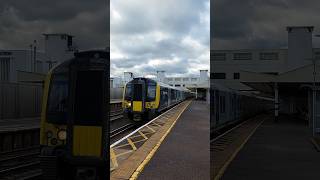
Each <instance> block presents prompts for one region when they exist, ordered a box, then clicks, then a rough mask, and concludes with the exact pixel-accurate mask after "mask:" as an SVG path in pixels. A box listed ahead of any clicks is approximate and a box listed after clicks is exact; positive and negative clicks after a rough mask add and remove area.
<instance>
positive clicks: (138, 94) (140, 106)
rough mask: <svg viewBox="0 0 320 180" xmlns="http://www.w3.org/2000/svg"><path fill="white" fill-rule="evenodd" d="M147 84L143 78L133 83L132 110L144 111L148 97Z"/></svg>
mask: <svg viewBox="0 0 320 180" xmlns="http://www.w3.org/2000/svg"><path fill="white" fill-rule="evenodd" d="M146 93H147V92H146V86H145V83H144V81H143V80H140V79H139V80H138V81H135V82H134V83H133V95H132V102H131V103H132V111H134V112H143V111H144V106H145V103H144V102H145V99H146Z"/></svg>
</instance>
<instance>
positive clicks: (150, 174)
mask: <svg viewBox="0 0 320 180" xmlns="http://www.w3.org/2000/svg"><path fill="white" fill-rule="evenodd" d="M209 112H210V110H209V105H208V104H206V102H202V101H193V102H192V103H191V105H190V106H189V107H188V108H187V109H186V110H185V111H184V112H183V114H182V115H181V116H180V118H179V120H178V121H177V123H176V124H175V126H174V127H173V129H172V130H171V132H170V133H169V135H168V136H167V137H166V139H165V140H164V141H163V143H162V144H161V146H160V148H159V149H158V151H157V152H156V153H155V155H154V156H153V158H152V159H151V160H150V161H149V163H148V164H147V165H146V166H145V168H144V170H143V171H142V172H141V174H140V175H139V176H138V179H139V180H144V179H145V180H150V179H152V180H157V179H165V180H170V179H174V180H178V179H185V180H187V179H205V180H207V179H209V178H210V147H209V146H210V145H209V135H210V128H209V127H210V115H209Z"/></svg>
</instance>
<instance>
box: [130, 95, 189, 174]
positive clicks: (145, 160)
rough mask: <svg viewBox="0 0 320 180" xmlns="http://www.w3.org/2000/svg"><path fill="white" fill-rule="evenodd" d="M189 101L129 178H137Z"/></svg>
mask: <svg viewBox="0 0 320 180" xmlns="http://www.w3.org/2000/svg"><path fill="white" fill-rule="evenodd" d="M190 103H191V101H189V103H188V104H187V105H186V106H185V107H184V109H183V110H182V111H181V112H180V114H179V116H178V117H177V118H176V120H175V121H174V122H173V123H172V124H171V126H170V127H169V129H168V130H167V131H166V132H165V134H164V135H163V136H162V138H161V139H160V140H159V142H158V143H157V144H156V146H155V147H154V148H153V149H152V150H151V151H150V153H149V154H148V155H147V157H146V158H145V159H144V160H143V162H142V163H141V164H140V165H139V166H138V168H137V169H136V170H135V172H134V173H133V174H132V175H131V177H130V180H136V179H137V178H138V175H139V174H140V173H141V172H142V170H143V168H144V167H145V166H146V165H147V164H148V162H149V161H150V160H151V158H152V157H153V155H154V154H155V152H156V151H157V150H158V148H159V147H160V145H161V143H162V142H163V140H164V139H165V138H166V137H167V135H168V134H169V132H170V131H171V129H172V128H173V126H174V125H175V124H176V122H177V121H178V119H179V118H180V116H181V114H182V113H183V112H184V110H185V109H186V108H187V107H188V106H189V104H190Z"/></svg>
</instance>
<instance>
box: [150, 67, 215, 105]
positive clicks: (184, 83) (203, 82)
mask: <svg viewBox="0 0 320 180" xmlns="http://www.w3.org/2000/svg"><path fill="white" fill-rule="evenodd" d="M156 79H157V80H158V81H160V82H164V83H166V84H169V85H170V86H174V87H184V88H187V89H189V90H191V91H193V92H195V93H196V96H197V98H198V99H203V100H206V101H207V102H209V101H210V100H209V99H210V91H209V87H210V82H209V81H210V79H209V75H208V70H200V75H199V76H191V77H188V76H185V77H166V76H165V71H157V78H156Z"/></svg>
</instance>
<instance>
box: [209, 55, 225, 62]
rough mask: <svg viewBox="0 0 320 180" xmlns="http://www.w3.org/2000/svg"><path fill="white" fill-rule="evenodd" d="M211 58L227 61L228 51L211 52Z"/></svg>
mask: <svg viewBox="0 0 320 180" xmlns="http://www.w3.org/2000/svg"><path fill="white" fill-rule="evenodd" d="M211 59H212V60H213V61H225V60H226V53H211Z"/></svg>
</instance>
